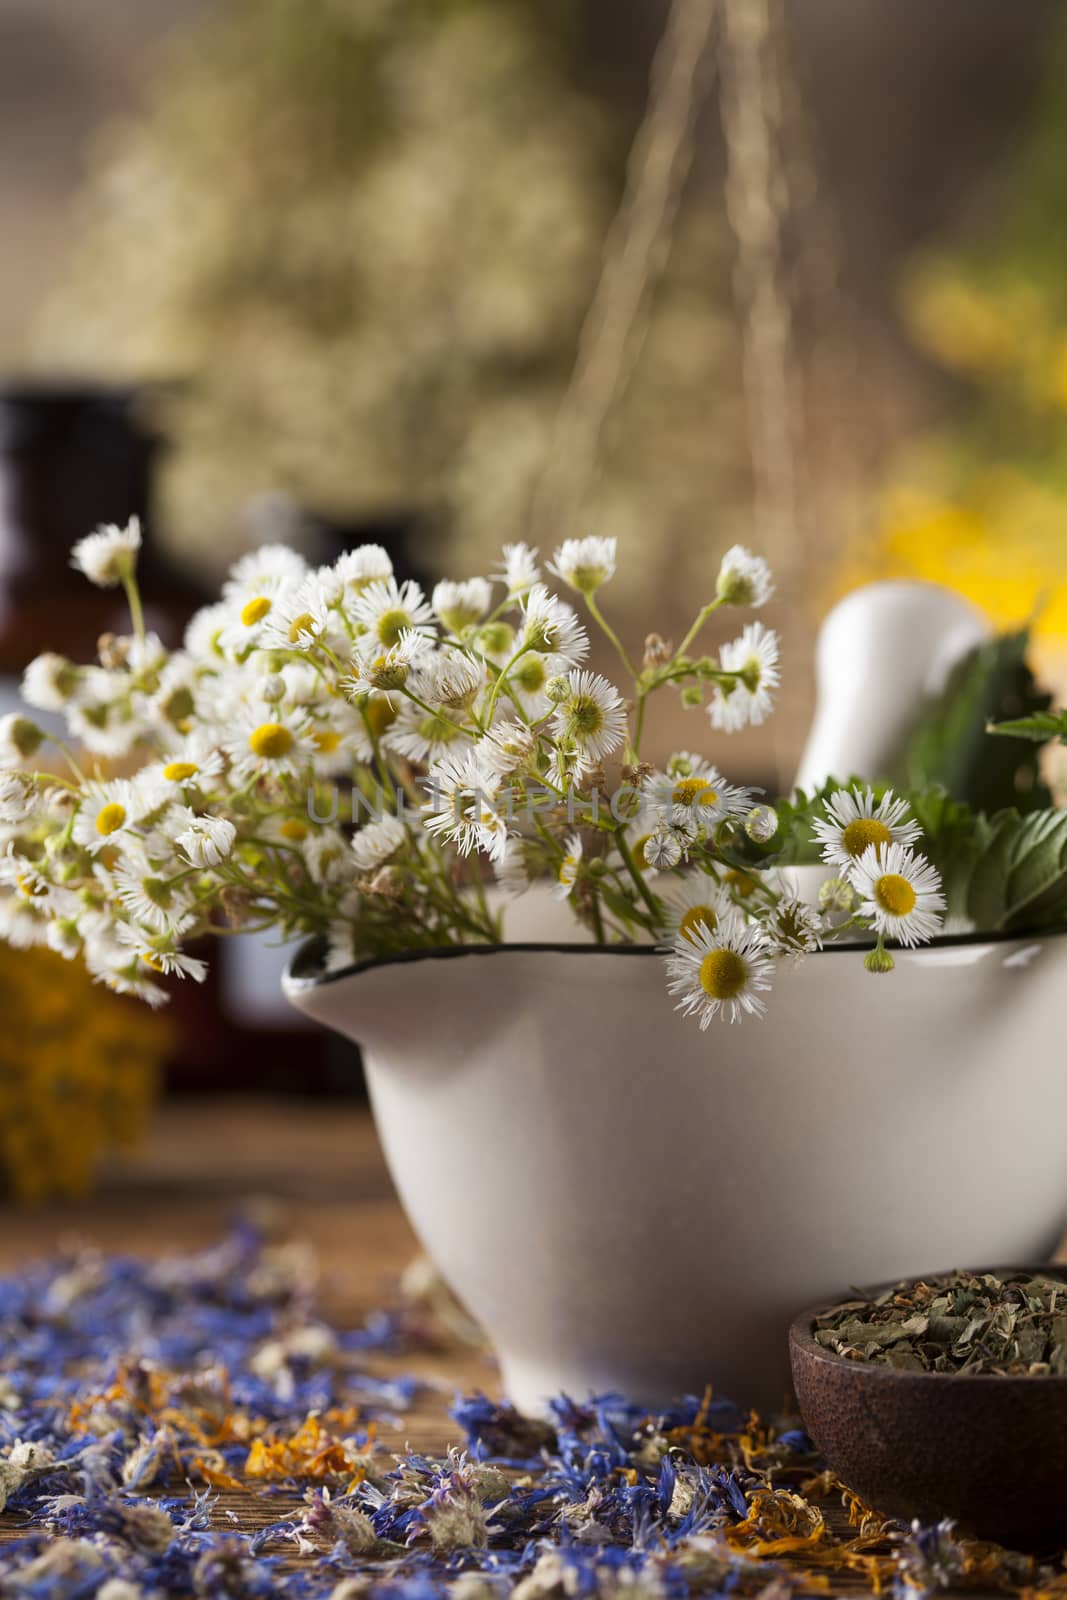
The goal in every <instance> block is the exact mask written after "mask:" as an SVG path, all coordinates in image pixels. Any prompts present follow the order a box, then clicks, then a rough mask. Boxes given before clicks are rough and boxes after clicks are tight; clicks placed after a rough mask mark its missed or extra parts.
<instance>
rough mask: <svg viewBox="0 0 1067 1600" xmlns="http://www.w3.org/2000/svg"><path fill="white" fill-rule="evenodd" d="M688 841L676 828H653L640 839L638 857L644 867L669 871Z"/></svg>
mask: <svg viewBox="0 0 1067 1600" xmlns="http://www.w3.org/2000/svg"><path fill="white" fill-rule="evenodd" d="M690 842H691V841H689V840H687V839H686V838H685V837H684V835H682V834H680V833H679V830H678V829H677V828H653V829H652V832H651V833H649V834H646V835H645V837H644V839H643V840H641V841H640V844H641V850H640V857H641V860H642V861H643V862H644V864H645V866H646V867H652V868H653V870H654V871H656V872H669V871H670V870H671V868H672V867H676V866H677V865H678V863H679V861H681V859H682V857H683V856H684V855H685V854H686V849H687V845H688V844H689V843H690Z"/></svg>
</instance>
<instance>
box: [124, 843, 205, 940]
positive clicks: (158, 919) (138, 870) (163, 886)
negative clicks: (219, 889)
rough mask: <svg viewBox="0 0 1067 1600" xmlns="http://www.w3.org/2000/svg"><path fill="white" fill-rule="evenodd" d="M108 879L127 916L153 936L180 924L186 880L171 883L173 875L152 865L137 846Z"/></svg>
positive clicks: (186, 907)
mask: <svg viewBox="0 0 1067 1600" xmlns="http://www.w3.org/2000/svg"><path fill="white" fill-rule="evenodd" d="M175 865H177V862H175ZM109 877H110V881H111V882H112V883H113V884H114V886H115V893H116V895H117V897H118V899H119V900H120V901H121V902H122V905H123V906H124V908H125V909H126V911H127V912H128V914H129V915H130V916H131V917H132V918H133V920H134V921H135V922H139V923H140V924H141V925H142V926H143V927H146V928H151V930H152V932H153V933H173V932H174V931H175V929H177V928H178V927H179V926H181V925H182V924H183V923H184V921H185V919H186V917H187V915H188V912H189V897H190V893H191V891H190V889H189V887H188V880H187V879H185V880H183V881H179V882H175V881H174V877H175V874H174V873H173V872H171V871H169V870H168V869H167V867H166V866H163V867H160V866H158V865H156V864H155V863H154V862H153V861H152V860H151V859H150V857H149V855H148V853H147V851H145V850H144V849H143V848H141V847H140V846H136V847H134V848H132V849H129V850H127V852H126V855H125V856H124V858H123V859H122V860H121V861H119V862H118V863H117V864H116V865H115V866H114V867H113V868H112V870H111V872H110V874H109Z"/></svg>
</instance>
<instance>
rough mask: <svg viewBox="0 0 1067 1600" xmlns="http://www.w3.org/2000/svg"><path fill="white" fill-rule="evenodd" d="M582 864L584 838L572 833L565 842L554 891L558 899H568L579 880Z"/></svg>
mask: <svg viewBox="0 0 1067 1600" xmlns="http://www.w3.org/2000/svg"><path fill="white" fill-rule="evenodd" d="M581 864H582V840H581V836H580V835H579V834H577V833H572V834H571V835H570V836H569V837H568V838H567V839H565V840H564V843H563V860H562V861H561V862H560V868H559V876H558V878H557V880H556V887H555V889H554V890H553V893H554V894H555V896H556V899H557V900H566V899H567V897H568V895H569V894H570V893H571V891H572V890H573V888H574V885H575V884H576V883H577V881H578V872H579V869H580V867H581Z"/></svg>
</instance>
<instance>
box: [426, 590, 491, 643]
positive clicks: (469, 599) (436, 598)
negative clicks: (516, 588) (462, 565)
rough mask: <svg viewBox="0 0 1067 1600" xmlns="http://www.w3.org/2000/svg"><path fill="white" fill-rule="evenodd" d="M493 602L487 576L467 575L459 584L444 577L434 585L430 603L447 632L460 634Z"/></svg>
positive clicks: (481, 615)
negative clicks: (469, 576)
mask: <svg viewBox="0 0 1067 1600" xmlns="http://www.w3.org/2000/svg"><path fill="white" fill-rule="evenodd" d="M492 601H493V591H492V589H491V588H490V586H489V580H488V578H467V579H465V580H464V581H463V582H462V583H453V582H452V581H451V580H450V579H447V578H444V579H442V580H441V582H440V583H438V584H436V585H435V586H434V591H433V598H432V601H431V604H432V605H433V608H434V610H435V611H436V613H437V615H438V616H439V617H440V619H441V621H442V622H443V623H444V625H445V627H446V628H447V629H448V631H449V633H462V632H463V630H464V628H472V627H473V626H474V624H475V623H476V622H481V620H482V618H483V617H484V616H485V614H486V612H487V611H488V610H489V607H490V605H491V604H492Z"/></svg>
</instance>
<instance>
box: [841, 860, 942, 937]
mask: <svg viewBox="0 0 1067 1600" xmlns="http://www.w3.org/2000/svg"><path fill="white" fill-rule="evenodd" d="M852 882H853V884H854V885H855V889H856V894H857V897H858V899H859V911H860V914H861V915H862V916H866V917H870V918H871V919H872V921H873V923H874V927H875V931H876V932H877V933H881V934H885V935H886V936H887V937H888V938H891V939H897V940H899V942H900V943H901V944H903V945H917V944H923V943H925V941H926V940H927V939H932V938H933V937H934V935H935V934H938V933H940V932H941V922H942V918H941V912H942V911H944V909H945V897H944V895H943V894H942V892H941V876H940V874H939V873H938V871H937V869H936V868H935V867H932V866H931V865H930V863H929V861H927V859H926V857H925V856H921V855H917V854H916V853H915V852H914V851H913V850H909V849H908V848H907V847H906V846H905V845H902V844H888V845H878V844H870V845H868V846H867V849H866V850H865V851H864V852H863V854H862V856H860V858H859V860H858V861H857V862H854V863H853V867H852Z"/></svg>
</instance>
